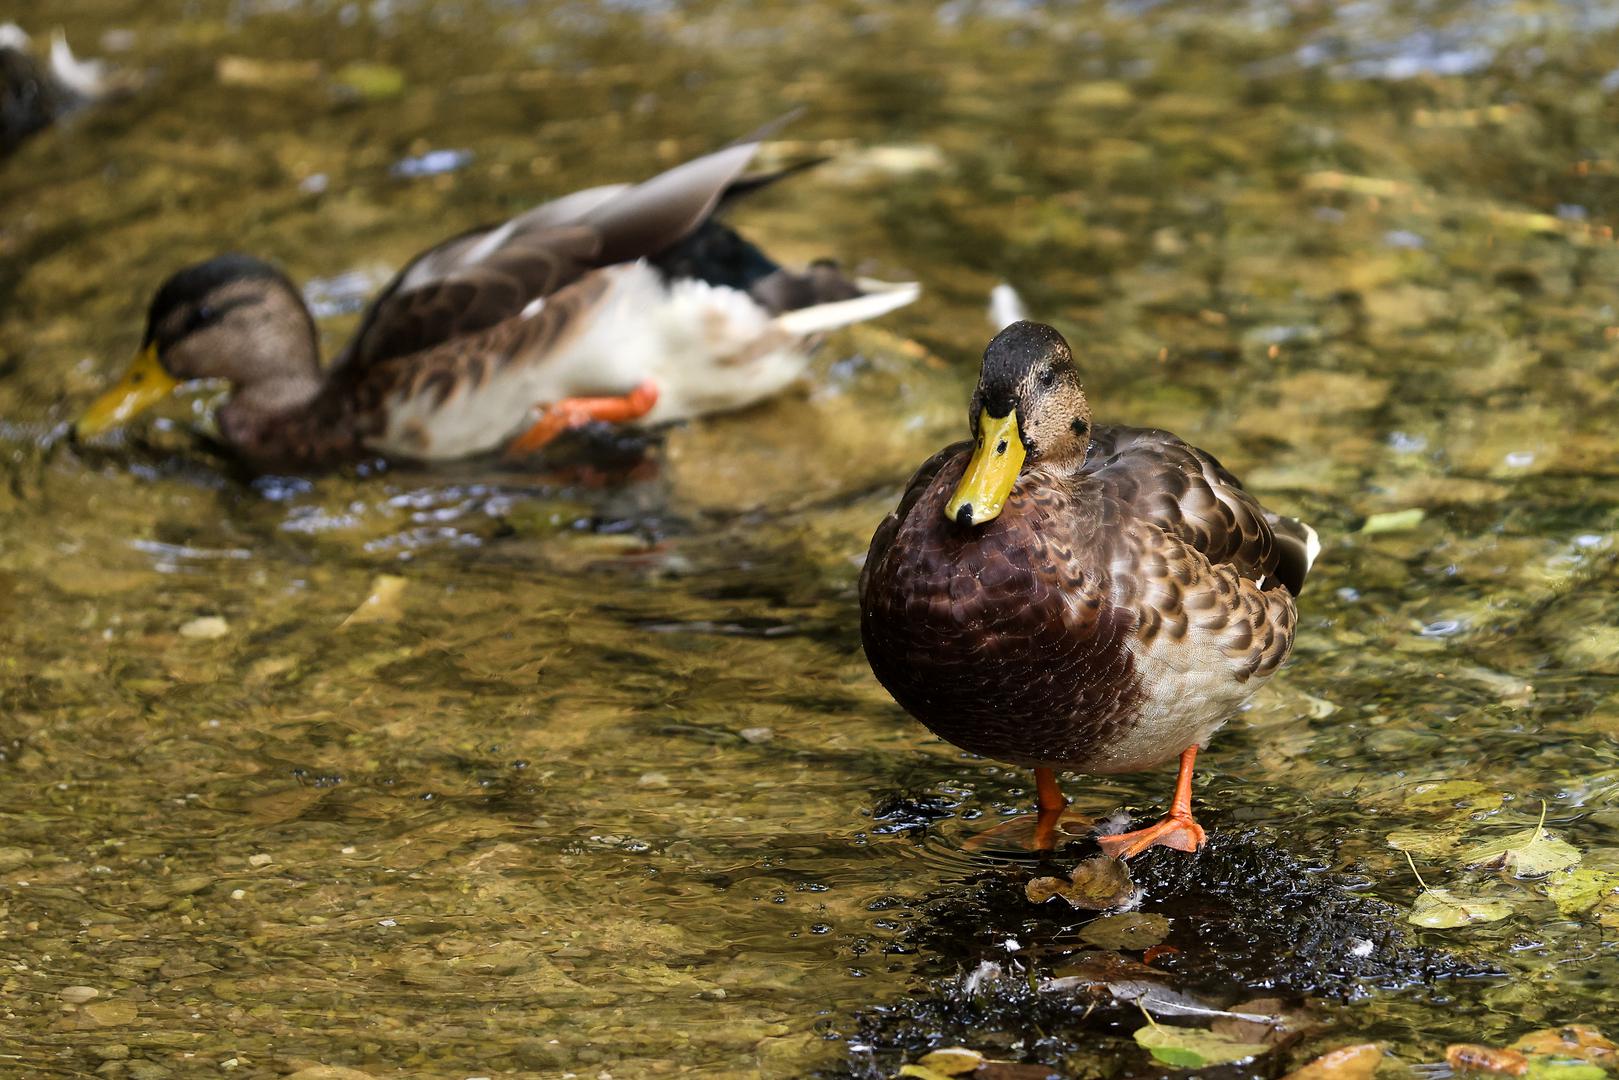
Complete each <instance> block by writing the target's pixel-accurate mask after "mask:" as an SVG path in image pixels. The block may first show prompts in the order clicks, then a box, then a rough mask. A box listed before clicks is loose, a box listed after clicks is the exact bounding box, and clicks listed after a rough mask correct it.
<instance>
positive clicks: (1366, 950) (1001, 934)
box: [830, 831, 1495, 1078]
mask: <svg viewBox="0 0 1619 1080" xmlns="http://www.w3.org/2000/svg"><path fill="white" fill-rule="evenodd" d="M1072 857H1073V856H1072V854H1069V855H1066V856H1065V857H1064V858H1065V859H1068V858H1072ZM1130 865H1131V870H1132V873H1133V876H1134V878H1135V881H1136V884H1137V886H1138V887H1139V888H1140V891H1141V897H1142V899H1141V905H1140V909H1139V910H1140V911H1141V912H1143V913H1146V914H1150V915H1156V916H1160V917H1163V918H1166V919H1168V920H1169V930H1168V934H1167V936H1165V937H1164V939H1163V941H1162V943H1161V944H1155V945H1154V947H1153V948H1152V950H1151V951H1150V952H1141V953H1137V952H1135V951H1132V950H1127V951H1125V952H1108V951H1104V950H1096V949H1093V948H1091V947H1090V945H1088V944H1087V943H1086V941H1085V940H1084V936H1083V931H1084V928H1085V927H1086V926H1088V925H1089V924H1090V923H1091V922H1092V921H1093V920H1094V919H1095V918H1096V916H1095V915H1092V914H1091V913H1088V912H1079V911H1074V910H1072V909H1071V908H1070V907H1069V906H1068V905H1066V904H1061V903H1045V904H1038V905H1037V904H1033V903H1030V902H1029V900H1028V898H1027V897H1026V896H1025V894H1024V893H1025V887H1026V884H1027V881H1028V878H1029V875H1030V872H1031V868H1030V867H1029V866H1028V865H1024V866H1021V867H1018V868H1007V869H1000V870H996V871H992V872H989V873H985V874H981V875H978V876H977V877H975V878H973V879H970V880H969V881H967V882H966V883H964V884H959V885H957V886H955V887H953V888H952V889H951V890H950V891H949V892H948V893H945V894H943V895H940V896H938V897H937V898H935V899H933V900H932V901H930V902H928V903H926V904H924V905H923V907H922V918H920V919H919V920H918V921H917V925H916V926H915V927H914V928H913V929H912V930H911V931H910V932H909V933H908V935H907V936H906V939H905V941H904V944H905V945H907V946H911V947H914V948H915V949H916V951H917V952H919V953H920V954H922V955H923V956H927V957H930V958H931V961H930V963H929V964H928V967H929V968H930V969H931V971H932V973H933V975H934V978H933V981H932V982H931V984H930V985H929V986H928V987H927V988H926V989H925V990H923V991H922V992H920V993H918V994H916V995H915V996H913V997H911V998H908V999H906V1000H903V1001H900V1002H897V1003H894V1004H892V1005H886V1006H882V1007H878V1008H873V1009H869V1010H867V1011H865V1012H864V1013H862V1014H861V1015H860V1016H859V1017H858V1018H857V1020H856V1023H855V1025H854V1031H855V1034H854V1035H853V1036H852V1037H851V1038H850V1048H851V1055H850V1064H849V1066H848V1068H847V1070H846V1071H845V1072H841V1073H833V1074H830V1075H839V1076H857V1077H877V1076H886V1075H892V1073H893V1071H894V1070H895V1069H896V1068H898V1066H899V1065H900V1064H903V1063H905V1062H908V1061H914V1060H916V1058H917V1057H918V1056H919V1055H920V1054H922V1053H925V1052H927V1051H928V1050H930V1049H933V1048H936V1047H940V1046H948V1045H963V1046H971V1047H973V1048H974V1049H976V1050H979V1051H982V1052H983V1053H985V1054H986V1055H989V1056H992V1057H1006V1058H1013V1059H1017V1060H1022V1061H1027V1062H1037V1063H1040V1064H1043V1065H1048V1066H1052V1067H1056V1068H1059V1069H1066V1070H1067V1071H1068V1072H1069V1073H1070V1074H1072V1075H1080V1074H1084V1073H1089V1072H1092V1071H1094V1069H1095V1067H1096V1063H1097V1060H1098V1057H1099V1056H1101V1057H1105V1058H1108V1059H1111V1061H1110V1064H1109V1066H1108V1072H1109V1073H1110V1075H1115V1076H1130V1077H1136V1076H1142V1077H1145V1076H1160V1075H1161V1076H1166V1077H1167V1076H1171V1075H1175V1070H1173V1069H1171V1068H1168V1067H1165V1066H1163V1065H1161V1064H1158V1063H1156V1062H1153V1061H1152V1060H1151V1059H1150V1058H1148V1057H1147V1055H1146V1054H1144V1053H1143V1052H1141V1051H1140V1050H1139V1048H1138V1047H1136V1046H1135V1044H1134V1043H1133V1041H1131V1040H1130V1036H1131V1033H1132V1032H1133V1031H1134V1030H1135V1029H1136V1028H1138V1027H1140V1026H1141V1025H1142V1022H1143V1017H1142V1010H1141V1008H1140V1006H1139V1002H1140V1001H1141V1000H1143V995H1144V994H1156V995H1157V996H1158V997H1159V998H1161V999H1163V1000H1165V1001H1178V1002H1198V1003H1201V1006H1202V1007H1206V1008H1209V1009H1228V1010H1229V1009H1235V1010H1239V1011H1240V1010H1243V1009H1244V1008H1245V1006H1244V1005H1243V1003H1244V1002H1248V1001H1251V1000H1252V999H1254V998H1258V997H1267V998H1273V999H1277V1001H1278V1002H1279V1003H1280V1004H1281V1005H1283V1006H1285V1007H1287V1008H1293V1007H1295V1006H1298V1005H1299V1004H1300V1003H1302V1002H1303V1001H1304V1000H1305V999H1306V998H1307V997H1315V998H1330V999H1337V1000H1350V999H1354V998H1357V997H1360V996H1363V995H1366V994H1369V993H1372V992H1373V991H1376V990H1392V989H1398V988H1402V987H1409V986H1416V985H1427V984H1431V983H1434V982H1436V981H1440V980H1446V979H1457V978H1467V977H1473V976H1481V975H1489V974H1494V973H1495V971H1494V969H1493V968H1492V967H1491V965H1489V964H1488V963H1487V962H1485V961H1483V960H1480V959H1477V958H1474V957H1470V956H1467V955H1464V954H1461V953H1453V952H1448V951H1444V950H1441V949H1435V948H1430V947H1427V946H1424V945H1421V944H1418V943H1417V942H1415V941H1414V940H1413V939H1412V936H1411V934H1410V933H1409V932H1408V929H1407V928H1406V927H1405V925H1404V921H1403V916H1402V913H1401V912H1399V911H1397V910H1396V909H1395V908H1394V907H1392V906H1391V905H1389V904H1387V903H1385V902H1383V901H1381V900H1378V899H1376V898H1375V897H1371V896H1367V895H1364V894H1362V893H1359V892H1356V891H1355V886H1358V885H1359V884H1360V882H1359V880H1358V879H1350V878H1347V877H1345V876H1344V875H1343V874H1341V873H1335V872H1332V871H1330V870H1329V869H1328V868H1327V867H1326V866H1325V865H1323V864H1321V863H1318V862H1312V861H1309V860H1307V859H1304V858H1301V857H1299V856H1296V855H1294V854H1291V853H1289V852H1287V851H1285V850H1283V849H1281V848H1279V847H1277V846H1275V844H1274V842H1273V841H1272V840H1271V839H1270V838H1269V837H1268V834H1266V833H1265V832H1263V831H1247V832H1237V833H1225V832H1220V833H1213V832H1211V836H1210V840H1209V842H1208V844H1207V845H1205V847H1204V848H1203V850H1202V851H1200V852H1198V853H1197V854H1196V855H1185V854H1182V853H1180V852H1174V851H1168V850H1165V849H1154V850H1153V851H1150V852H1148V853H1147V854H1146V855H1143V856H1142V857H1140V858H1138V859H1136V860H1134V861H1133V862H1132V863H1131V864H1130ZM1148 957H1150V959H1151V963H1150V964H1147V963H1143V962H1141V961H1143V960H1144V959H1146V958H1148ZM1075 973H1078V974H1077V975H1076V974H1075ZM1054 976H1055V977H1054ZM1166 1014H1167V1013H1166ZM1065 1063H1066V1064H1065ZM1281 1071H1283V1069H1282V1063H1281V1062H1280V1060H1277V1061H1275V1062H1271V1061H1268V1060H1266V1059H1264V1058H1261V1059H1259V1060H1258V1061H1256V1062H1253V1063H1250V1064H1247V1065H1231V1066H1219V1067H1214V1068H1205V1069H1200V1070H1199V1076H1202V1077H1215V1078H1218V1077H1237V1076H1270V1075H1279V1073H1280V1072H1281Z"/></svg>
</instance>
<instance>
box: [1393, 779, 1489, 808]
mask: <svg viewBox="0 0 1619 1080" xmlns="http://www.w3.org/2000/svg"><path fill="white" fill-rule="evenodd" d="M1404 803H1405V805H1406V806H1409V807H1411V808H1412V809H1414V810H1475V809H1477V810H1482V809H1486V808H1488V807H1496V806H1500V805H1501V794H1500V793H1499V792H1495V791H1491V790H1490V788H1489V787H1488V786H1486V785H1484V784H1481V783H1479V782H1478V781H1477V780H1424V781H1422V782H1421V783H1418V784H1412V785H1411V786H1410V787H1409V788H1407V789H1405V799H1404Z"/></svg>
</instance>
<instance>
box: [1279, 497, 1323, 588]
mask: <svg viewBox="0 0 1619 1080" xmlns="http://www.w3.org/2000/svg"><path fill="white" fill-rule="evenodd" d="M1265 520H1266V521H1267V522H1268V523H1269V524H1270V531H1271V534H1272V535H1273V536H1275V537H1276V550H1277V553H1278V555H1279V556H1280V558H1278V560H1277V563H1276V574H1275V578H1276V580H1277V581H1280V582H1281V583H1282V584H1283V585H1285V586H1286V587H1287V591H1288V592H1290V593H1292V594H1293V595H1294V596H1297V595H1299V593H1301V592H1303V591H1304V579H1305V578H1306V577H1308V576H1309V573H1310V567H1312V566H1314V565H1315V557H1316V556H1317V555H1319V554H1321V538H1320V537H1319V536H1317V535H1316V534H1315V530H1314V529H1312V528H1310V526H1308V525H1306V524H1305V523H1304V522H1302V521H1300V520H1299V519H1298V518H1290V517H1282V516H1281V515H1280V514H1272V513H1270V512H1269V511H1266V513H1265Z"/></svg>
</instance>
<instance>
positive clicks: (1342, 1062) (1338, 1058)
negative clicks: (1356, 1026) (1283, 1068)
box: [1282, 1043, 1383, 1080]
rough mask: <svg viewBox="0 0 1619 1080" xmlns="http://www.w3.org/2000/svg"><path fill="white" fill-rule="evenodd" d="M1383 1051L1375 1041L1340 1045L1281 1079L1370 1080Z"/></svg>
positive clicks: (1381, 1058)
mask: <svg viewBox="0 0 1619 1080" xmlns="http://www.w3.org/2000/svg"><path fill="white" fill-rule="evenodd" d="M1382 1060H1383V1051H1382V1050H1381V1049H1380V1048H1379V1047H1378V1045H1377V1044H1376V1043H1360V1044H1358V1045H1355V1046H1341V1047H1339V1048H1338V1049H1336V1050H1331V1051H1328V1052H1327V1053H1325V1054H1322V1055H1321V1056H1320V1057H1318V1058H1316V1059H1315V1060H1314V1061H1312V1062H1310V1063H1309V1064H1308V1065H1305V1066H1303V1067H1302V1068H1298V1069H1294V1070H1293V1071H1292V1072H1290V1073H1288V1074H1287V1075H1286V1076H1284V1077H1282V1080H1372V1074H1373V1073H1374V1072H1376V1071H1377V1065H1378V1063H1379V1062H1380V1061H1382Z"/></svg>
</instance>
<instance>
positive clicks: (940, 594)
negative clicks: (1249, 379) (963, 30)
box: [860, 321, 1320, 858]
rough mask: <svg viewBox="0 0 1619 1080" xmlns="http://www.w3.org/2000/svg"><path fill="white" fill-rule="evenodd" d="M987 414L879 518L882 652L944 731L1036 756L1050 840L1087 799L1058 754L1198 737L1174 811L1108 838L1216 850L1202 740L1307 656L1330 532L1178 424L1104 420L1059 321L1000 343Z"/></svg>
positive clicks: (1139, 758)
mask: <svg viewBox="0 0 1619 1080" xmlns="http://www.w3.org/2000/svg"><path fill="white" fill-rule="evenodd" d="M968 427H969V430H970V431H971V432H972V434H973V438H972V440H971V441H968V442H959V443H956V444H954V445H952V446H948V447H946V448H945V449H944V450H941V451H940V452H939V453H937V454H935V455H934V456H933V457H932V458H930V459H929V460H928V461H927V462H926V463H924V464H923V465H922V467H921V468H920V469H919V470H917V472H916V475H915V476H913V477H912V478H911V481H910V483H909V485H907V487H906V489H905V493H904V495H903V496H902V497H901V499H900V502H899V507H898V508H897V509H896V510H895V511H894V512H893V513H891V514H889V515H888V517H887V518H886V519H885V520H884V521H883V522H882V524H881V525H879V526H878V528H877V531H876V534H875V535H874V536H873V537H872V540H871V549H870V552H869V553H868V554H867V556H866V563H865V566H864V568H863V570H862V571H861V578H860V603H861V624H860V629H861V638H862V641H863V643H864V645H865V651H866V657H867V659H868V660H869V661H870V663H871V668H872V671H873V672H874V673H875V674H876V676H877V679H878V681H879V682H881V683H882V684H883V686H884V687H885V688H886V689H887V690H888V692H889V693H890V694H892V695H893V696H894V698H895V700H896V701H898V702H899V704H900V705H901V706H902V707H904V708H905V710H906V711H907V712H909V713H910V714H911V715H912V716H915V717H916V718H917V719H918V720H920V721H921V722H922V723H923V724H925V725H926V726H927V727H928V728H930V729H931V730H932V731H933V732H934V733H935V734H937V735H939V736H941V737H942V738H944V739H946V740H948V741H950V742H952V743H955V744H956V745H957V746H959V747H961V748H963V749H965V750H969V751H971V752H973V753H975V754H982V755H984V756H986V757H992V758H999V759H1001V760H1003V761H1008V762H1012V763H1013V764H1017V765H1024V766H1030V767H1033V769H1034V772H1035V777H1036V786H1037V790H1038V805H1039V818H1038V822H1037V827H1036V832H1035V846H1036V847H1037V848H1041V849H1049V848H1050V847H1052V845H1053V840H1054V837H1055V826H1056V824H1057V822H1058V820H1059V818H1060V816H1061V814H1062V811H1063V809H1064V807H1065V806H1066V800H1065V799H1064V797H1063V795H1062V792H1061V790H1060V788H1059V786H1058V784H1057V778H1056V771H1057V770H1059V769H1072V770H1076V771H1079V772H1088V773H1122V772H1134V771H1137V770H1141V769H1147V768H1151V767H1152V766H1155V765H1158V764H1160V763H1162V762H1165V761H1167V760H1169V759H1170V758H1174V757H1176V756H1179V758H1180V774H1179V777H1178V779H1177V782H1176V786H1175V797H1174V801H1173V804H1172V806H1171V809H1170V812H1169V815H1168V816H1167V817H1165V818H1164V819H1163V820H1161V821H1159V822H1157V823H1156V824H1154V825H1151V826H1149V827H1147V828H1144V829H1139V830H1136V831H1134V832H1129V833H1124V834H1122V835H1117V836H1107V837H1103V838H1101V844H1102V847H1103V849H1104V851H1106V852H1107V853H1108V854H1110V855H1113V856H1115V857H1118V858H1130V857H1131V856H1134V855H1136V854H1139V853H1140V852H1142V851H1145V850H1147V849H1148V848H1150V847H1152V846H1154V845H1163V846H1166V847H1171V848H1175V849H1178V850H1181V851H1195V850H1196V849H1197V848H1198V847H1199V846H1200V845H1201V844H1202V842H1203V838H1204V833H1203V829H1202V828H1201V826H1199V825H1198V823H1197V821H1196V820H1195V819H1194V818H1193V816H1192V809H1191V801H1192V766H1193V762H1194V761H1195V759H1196V757H1197V752H1198V748H1199V747H1200V746H1203V745H1205V744H1206V743H1207V742H1208V739H1209V736H1211V735H1212V734H1213V733H1214V732H1215V731H1216V730H1217V729H1218V728H1219V727H1220V726H1221V725H1222V724H1224V723H1225V721H1226V720H1227V719H1228V718H1230V716H1231V715H1232V713H1233V712H1234V711H1235V710H1236V709H1237V708H1238V707H1239V706H1240V705H1241V704H1242V703H1243V702H1244V701H1246V700H1247V699H1248V698H1249V697H1250V696H1251V695H1252V694H1253V693H1254V691H1255V690H1257V689H1259V687H1260V686H1261V685H1263V683H1264V682H1265V681H1266V680H1267V679H1268V678H1270V676H1271V675H1272V674H1274V673H1275V671H1276V669H1277V668H1278V667H1279V666H1280V665H1281V663H1282V661H1283V660H1285V659H1286V658H1287V654H1288V651H1289V650H1290V649H1291V647H1292V644H1293V629H1294V625H1295V623H1296V621H1297V617H1298V615H1297V609H1296V607H1295V606H1294V603H1295V598H1296V597H1297V596H1298V594H1299V591H1300V590H1301V589H1302V588H1303V586H1304V579H1305V575H1306V574H1307V573H1308V572H1309V569H1310V564H1311V563H1312V561H1313V560H1314V558H1315V555H1316V552H1317V551H1318V550H1319V547H1320V545H1319V543H1318V541H1317V539H1316V535H1315V533H1314V531H1313V530H1311V529H1310V527H1309V526H1307V525H1305V524H1304V523H1302V522H1300V521H1295V520H1294V519H1292V518H1286V517H1280V516H1278V515H1276V514H1273V513H1271V512H1270V511H1269V510H1266V509H1265V508H1264V507H1263V506H1261V505H1260V504H1259V502H1258V501H1257V500H1256V499H1255V498H1254V497H1253V496H1252V495H1250V494H1249V493H1248V492H1246V491H1244V490H1243V488H1242V485H1241V483H1240V482H1239V481H1238V480H1237V478H1236V477H1235V476H1233V475H1231V473H1229V472H1227V471H1226V470H1225V469H1224V468H1223V467H1221V465H1220V463H1219V462H1218V461H1216V460H1215V459H1214V457H1213V456H1211V455H1210V454H1207V453H1205V452H1204V451H1202V450H1199V449H1197V448H1196V447H1194V446H1190V445H1188V444H1187V443H1185V442H1183V441H1181V440H1180V439H1179V438H1176V437H1175V436H1174V435H1171V434H1170V433H1169V432H1167V431H1157V430H1153V429H1150V428H1131V427H1115V426H1111V425H1095V426H1093V425H1092V423H1091V410H1090V406H1089V404H1088V403H1087V401H1086V399H1085V392H1084V390H1083V388H1082V387H1081V385H1080V380H1079V373H1078V371H1077V370H1076V369H1075V365H1074V358H1073V354H1072V352H1071V351H1070V349H1069V347H1068V343H1067V342H1066V341H1065V340H1063V337H1062V335H1060V334H1059V333H1057V331H1056V330H1054V329H1052V328H1051V327H1049V326H1045V325H1042V324H1040V323H1034V322H1028V321H1018V322H1014V323H1012V324H1011V325H1010V326H1008V327H1006V328H1005V329H1004V330H1002V331H1001V332H1000V333H999V334H997V335H996V336H995V338H994V339H993V340H992V341H991V342H990V343H989V347H988V348H987V349H986V350H985V351H984V359H983V366H982V368H981V371H980V374H979V378H978V386H977V389H975V390H974V392H973V395H972V400H971V404H970V405H969V406H968Z"/></svg>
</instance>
